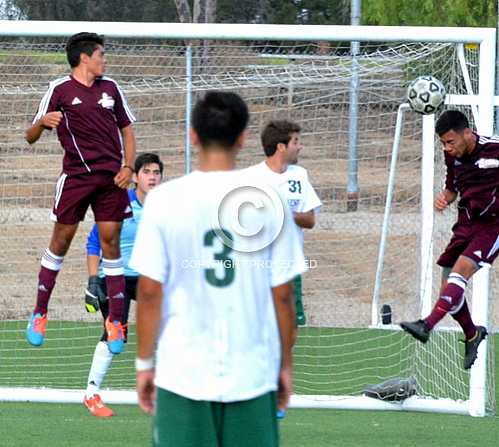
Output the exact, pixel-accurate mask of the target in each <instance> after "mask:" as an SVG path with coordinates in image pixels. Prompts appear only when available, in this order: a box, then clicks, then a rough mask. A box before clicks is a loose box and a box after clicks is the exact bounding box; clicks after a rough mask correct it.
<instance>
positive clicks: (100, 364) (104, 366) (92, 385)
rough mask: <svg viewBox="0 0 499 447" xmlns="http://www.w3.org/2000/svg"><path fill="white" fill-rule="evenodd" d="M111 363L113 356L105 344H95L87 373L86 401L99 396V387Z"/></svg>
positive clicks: (102, 342) (101, 342)
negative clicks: (95, 395)
mask: <svg viewBox="0 0 499 447" xmlns="http://www.w3.org/2000/svg"><path fill="white" fill-rule="evenodd" d="M112 361H113V354H111V353H110V352H109V349H108V348H107V343H106V342H104V341H100V342H99V343H97V346H96V347H95V351H94V357H93V359H92V366H91V367H90V372H89V373H88V384H87V391H86V393H85V395H86V397H87V399H89V398H91V397H92V396H93V395H94V394H99V391H100V387H101V385H102V382H103V380H104V377H105V375H106V373H107V371H108V369H109V367H110V366H111V362H112Z"/></svg>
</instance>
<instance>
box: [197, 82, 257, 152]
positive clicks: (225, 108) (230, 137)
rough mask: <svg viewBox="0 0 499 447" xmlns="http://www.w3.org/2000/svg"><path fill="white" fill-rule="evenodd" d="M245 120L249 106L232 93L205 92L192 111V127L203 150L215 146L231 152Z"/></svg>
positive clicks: (246, 119)
mask: <svg viewBox="0 0 499 447" xmlns="http://www.w3.org/2000/svg"><path fill="white" fill-rule="evenodd" d="M248 119H249V112H248V106H247V105H246V103H245V102H244V100H243V99H242V98H241V97H240V96H239V95H238V94H236V93H232V92H221V91H211V92H208V93H206V95H205V96H204V97H203V98H202V99H200V100H198V101H197V103H196V105H195V106H194V109H193V111H192V127H193V128H194V130H195V131H196V133H197V134H198V137H199V141H200V143H201V146H203V148H206V147H208V146H210V145H212V144H217V145H220V146H222V147H223V148H225V149H231V148H232V147H233V146H234V144H235V143H236V140H237V138H238V137H239V136H240V135H241V133H242V132H243V131H244V129H246V126H247V125H248Z"/></svg>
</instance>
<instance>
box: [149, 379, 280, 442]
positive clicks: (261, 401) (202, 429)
mask: <svg viewBox="0 0 499 447" xmlns="http://www.w3.org/2000/svg"><path fill="white" fill-rule="evenodd" d="M276 411H277V407H276V398H275V393H274V392H270V393H267V394H264V395H263V396H260V397H256V398H254V399H250V400H245V401H240V402H230V403H222V402H207V401H197V400H191V399H187V398H185V397H182V396H179V395H178V394H174V393H172V392H170V391H166V390H164V389H162V388H157V398H156V416H155V418H154V445H155V446H156V447H255V446H258V447H277V446H278V445H279V436H278V431H277V420H276Z"/></svg>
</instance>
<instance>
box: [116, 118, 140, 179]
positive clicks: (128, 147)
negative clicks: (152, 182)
mask: <svg viewBox="0 0 499 447" xmlns="http://www.w3.org/2000/svg"><path fill="white" fill-rule="evenodd" d="M120 132H121V136H122V138H123V148H124V158H123V166H122V167H121V169H120V172H118V174H116V176H115V177H114V183H115V184H116V185H118V186H119V187H120V188H127V187H128V185H129V184H130V182H131V181H132V175H133V165H134V164H135V151H136V149H135V133H134V131H133V127H132V125H131V124H130V125H128V126H127V127H124V128H123V129H121V130H120Z"/></svg>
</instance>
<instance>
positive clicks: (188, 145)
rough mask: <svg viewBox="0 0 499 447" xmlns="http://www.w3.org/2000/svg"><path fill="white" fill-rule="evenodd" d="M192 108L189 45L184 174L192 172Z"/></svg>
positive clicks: (186, 60)
mask: <svg viewBox="0 0 499 447" xmlns="http://www.w3.org/2000/svg"><path fill="white" fill-rule="evenodd" d="M191 107H192V48H191V46H190V45H187V48H186V51H185V143H184V172H185V173H186V174H189V172H191V134H190V129H191Z"/></svg>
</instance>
